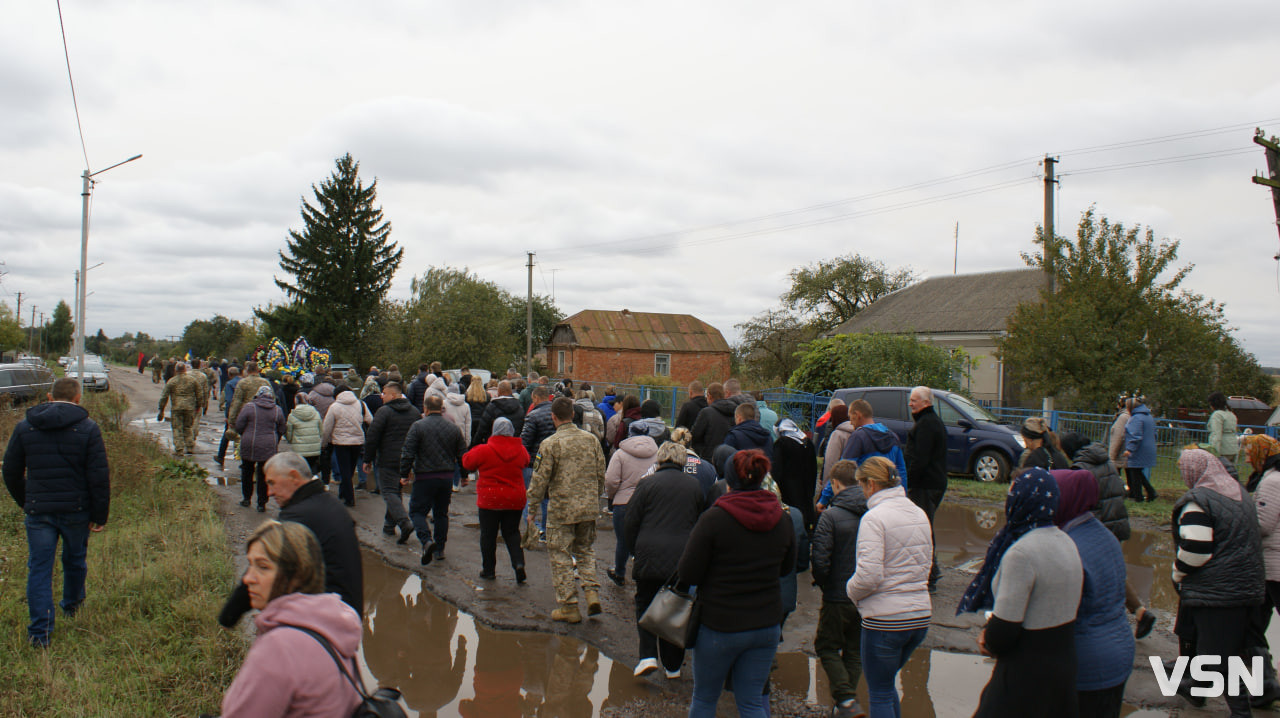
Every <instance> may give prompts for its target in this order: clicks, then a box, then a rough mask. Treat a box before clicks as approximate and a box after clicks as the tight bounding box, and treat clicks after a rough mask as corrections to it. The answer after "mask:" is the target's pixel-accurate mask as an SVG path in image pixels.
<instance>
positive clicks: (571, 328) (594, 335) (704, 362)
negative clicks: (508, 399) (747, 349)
mask: <svg viewBox="0 0 1280 718" xmlns="http://www.w3.org/2000/svg"><path fill="white" fill-rule="evenodd" d="M730 351H731V350H730V348H729V343H728V342H726V341H725V339H724V335H723V334H721V333H720V330H719V329H716V328H715V327H713V326H711V325H710V324H707V323H706V322H704V321H702V320H701V319H698V318H697V317H694V316H691V315H689V314H654V313H649V312H633V311H630V310H628V309H623V310H621V311H609V310H604V309H584V310H583V311H581V312H578V313H577V314H574V315H573V316H571V317H569V318H568V319H565V320H564V321H562V322H560V323H559V324H557V325H556V326H555V328H554V329H552V330H551V339H549V340H548V341H547V372H548V373H550V374H552V375H553V376H571V377H576V378H581V379H588V380H591V381H614V382H624V383H625V382H630V381H631V379H632V377H637V376H654V375H656V376H667V377H671V379H672V381H674V382H675V383H677V384H688V383H689V382H691V381H693V380H694V379H711V380H714V381H723V380H724V379H726V378H728V376H729V355H730Z"/></svg>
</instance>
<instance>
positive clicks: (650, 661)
mask: <svg viewBox="0 0 1280 718" xmlns="http://www.w3.org/2000/svg"><path fill="white" fill-rule="evenodd" d="M656 670H658V659H656V658H643V659H641V660H640V662H639V663H637V664H636V672H635V674H634V675H635V677H636V678H639V677H641V676H647V675H649V674H650V673H653V672H654V671H656Z"/></svg>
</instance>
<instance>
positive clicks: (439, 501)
mask: <svg viewBox="0 0 1280 718" xmlns="http://www.w3.org/2000/svg"><path fill="white" fill-rule="evenodd" d="M451 501H453V479H415V480H414V482H413V493H412V494H411V495H410V496H409V519H410V520H412V521H413V528H414V531H415V532H417V534H418V540H419V541H421V542H422V545H423V546H426V545H427V543H429V542H430V541H431V540H432V538H431V528H432V527H431V526H428V525H427V513H428V512H430V513H431V519H432V524H433V525H434V527H435V542H436V550H437V551H443V550H444V544H445V542H446V541H448V540H449V502H451Z"/></svg>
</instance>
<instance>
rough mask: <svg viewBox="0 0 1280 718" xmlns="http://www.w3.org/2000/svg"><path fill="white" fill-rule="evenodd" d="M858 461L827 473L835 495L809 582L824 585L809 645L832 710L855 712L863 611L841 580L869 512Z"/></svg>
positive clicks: (821, 521)
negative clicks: (822, 673)
mask: <svg viewBox="0 0 1280 718" xmlns="http://www.w3.org/2000/svg"><path fill="white" fill-rule="evenodd" d="M857 471H858V465H857V464H855V463H853V462H852V461H848V460H844V461H839V462H837V463H836V465H835V466H833V467H831V471H830V472H829V473H828V477H829V478H830V480H831V490H832V491H833V492H834V496H833V497H832V499H831V506H830V507H829V508H828V509H827V510H826V511H823V512H822V515H821V516H819V517H818V526H817V528H816V529H814V531H813V542H812V543H811V544H810V545H811V547H812V554H811V559H812V560H811V561H810V562H809V567H810V568H811V569H812V570H813V583H814V585H815V586H818V587H819V588H821V589H822V608H821V609H820V610H819V611H818V632H817V635H816V636H815V637H814V639H813V650H814V651H815V652H816V653H817V654H818V660H819V661H821V662H822V668H823V670H825V671H826V672H827V681H828V683H829V684H830V686H831V697H832V698H833V699H835V702H836V705H835V711H834V712H833V715H836V716H853V715H856V714H857V713H858V710H857V701H856V699H855V696H856V693H855V689H856V688H857V685H858V678H859V677H860V676H861V675H862V653H861V650H862V616H861V615H860V614H859V613H858V607H857V606H855V605H853V601H851V600H849V594H848V593H847V592H846V591H845V584H847V583H848V582H849V577H850V576H852V575H853V573H854V571H855V570H856V569H857V559H858V525H859V524H860V523H861V521H862V516H863V515H864V514H866V513H867V497H866V496H865V495H864V494H863V493H862V489H861V488H860V487H859V486H858V484H857V482H856V481H855V480H854V474H855V473H857Z"/></svg>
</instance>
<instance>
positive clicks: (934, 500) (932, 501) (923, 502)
mask: <svg viewBox="0 0 1280 718" xmlns="http://www.w3.org/2000/svg"><path fill="white" fill-rule="evenodd" d="M946 493H947V490H946V489H910V488H909V489H907V498H909V499H911V503H913V504H915V505H916V506H919V507H920V510H921V511H923V512H924V515H925V516H928V517H929V538H930V539H931V540H932V541H933V567H932V568H930V569H929V587H930V588H932V587H934V586H936V585H938V579H940V578H942V572H941V571H939V570H938V539H937V537H936V536H935V535H934V533H933V515H934V514H936V513H938V505H939V504H941V503H942V497H943V496H945V495H946Z"/></svg>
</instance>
